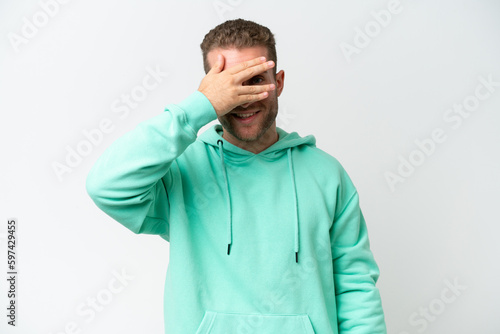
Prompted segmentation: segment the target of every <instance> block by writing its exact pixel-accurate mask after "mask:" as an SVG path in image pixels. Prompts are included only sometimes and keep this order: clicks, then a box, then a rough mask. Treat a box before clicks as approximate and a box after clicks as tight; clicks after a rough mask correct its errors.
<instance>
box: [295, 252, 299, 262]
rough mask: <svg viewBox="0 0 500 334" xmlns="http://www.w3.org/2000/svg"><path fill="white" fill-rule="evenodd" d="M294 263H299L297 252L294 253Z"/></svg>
mask: <svg viewBox="0 0 500 334" xmlns="http://www.w3.org/2000/svg"><path fill="white" fill-rule="evenodd" d="M295 262H296V263H299V252H295Z"/></svg>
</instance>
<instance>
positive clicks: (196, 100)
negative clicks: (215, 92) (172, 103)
mask: <svg viewBox="0 0 500 334" xmlns="http://www.w3.org/2000/svg"><path fill="white" fill-rule="evenodd" d="M177 107H179V108H181V109H182V110H183V111H184V115H185V117H186V122H187V123H188V124H189V125H190V126H191V127H192V128H193V130H194V131H195V132H196V133H197V132H198V130H200V129H201V127H203V126H204V125H207V124H208V123H210V122H211V121H213V120H215V119H217V113H216V112H215V109H214V107H213V106H212V104H211V103H210V100H209V99H208V98H207V97H206V96H205V95H204V94H203V93H202V92H200V91H195V92H194V93H192V94H191V95H189V96H188V97H187V98H186V99H184V100H183V101H181V102H180V103H178V104H177Z"/></svg>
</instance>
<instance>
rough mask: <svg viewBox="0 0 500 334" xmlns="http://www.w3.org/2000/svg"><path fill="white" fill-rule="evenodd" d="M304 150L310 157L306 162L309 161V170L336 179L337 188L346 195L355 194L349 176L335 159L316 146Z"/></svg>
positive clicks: (305, 147) (306, 147)
mask: <svg viewBox="0 0 500 334" xmlns="http://www.w3.org/2000/svg"><path fill="white" fill-rule="evenodd" d="M304 150H305V152H307V153H308V154H309V155H310V157H308V160H311V163H310V168H313V169H315V170H317V171H318V173H321V174H324V175H325V177H328V178H335V179H337V180H338V182H339V186H341V187H343V188H345V190H346V191H347V192H348V193H353V192H356V189H355V187H354V184H353V182H352V180H351V178H350V176H349V174H348V173H347V171H346V169H345V168H344V166H343V165H342V163H341V162H340V161H339V160H338V159H337V158H336V157H334V156H333V155H331V154H329V153H327V152H325V151H324V150H322V149H320V148H319V147H317V146H304Z"/></svg>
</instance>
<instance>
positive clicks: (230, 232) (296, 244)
mask: <svg viewBox="0 0 500 334" xmlns="http://www.w3.org/2000/svg"><path fill="white" fill-rule="evenodd" d="M217 145H219V150H220V161H221V165H222V174H223V175H224V183H225V184H226V200H227V204H228V220H227V255H229V253H230V252H231V245H232V243H233V217H232V212H231V196H230V195H229V182H228V178H227V171H226V165H225V163H224V149H223V141H222V140H220V139H219V140H217ZM287 155H288V167H289V170H290V179H291V181H292V188H293V189H292V190H293V191H292V192H293V206H294V210H295V226H294V229H295V242H294V252H295V262H296V263H298V262H299V213H298V204H297V189H296V187H295V174H294V171H293V160H292V148H291V147H289V148H288V150H287Z"/></svg>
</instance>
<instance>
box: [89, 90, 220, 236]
mask: <svg viewBox="0 0 500 334" xmlns="http://www.w3.org/2000/svg"><path fill="white" fill-rule="evenodd" d="M216 118H217V114H216V113H215V110H214V108H213V107H212V104H211V103H210V101H209V100H208V99H207V98H206V97H205V95H203V93H201V92H199V91H196V92H194V93H193V94H191V95H190V96H189V97H188V98H186V99H185V100H183V101H182V102H181V103H179V104H172V105H168V106H167V107H166V108H165V111H164V112H163V113H162V114H160V115H158V116H155V117H153V118H151V119H149V120H147V121H144V122H142V123H140V124H139V125H138V126H137V127H136V128H135V129H134V130H132V131H130V132H128V133H126V134H125V135H124V136H122V137H121V138H119V139H117V140H116V141H115V142H114V143H113V144H111V145H110V146H109V147H108V148H107V149H106V151H105V152H104V153H103V154H102V156H101V157H99V159H98V160H97V161H96V163H95V165H94V166H93V167H92V168H91V170H90V172H89V174H88V176H87V181H86V188H87V192H88V194H89V195H90V197H91V198H92V200H93V201H94V202H95V204H96V205H97V206H98V207H99V208H100V209H101V210H103V211H104V212H105V213H106V214H108V215H109V216H110V217H112V218H113V219H115V220H116V221H118V222H119V223H121V224H122V225H124V226H125V227H126V228H128V229H130V230H131V231H132V232H134V233H137V234H140V233H144V234H157V235H161V236H162V237H163V238H165V239H166V240H169V222H168V210H169V204H168V194H167V189H166V186H165V183H164V181H163V177H164V176H165V175H166V174H167V173H168V171H169V168H170V166H171V165H172V162H173V161H174V160H175V159H176V158H177V157H178V156H179V155H181V154H182V153H183V152H184V150H185V149H186V148H187V147H188V146H189V145H190V144H192V143H193V142H194V141H195V140H196V136H197V133H198V131H199V129H200V128H201V127H202V126H204V125H206V124H207V123H209V122H210V121H212V120H215V119H216Z"/></svg>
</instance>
